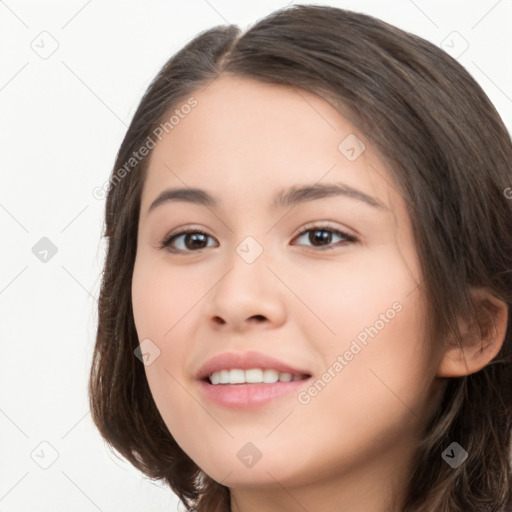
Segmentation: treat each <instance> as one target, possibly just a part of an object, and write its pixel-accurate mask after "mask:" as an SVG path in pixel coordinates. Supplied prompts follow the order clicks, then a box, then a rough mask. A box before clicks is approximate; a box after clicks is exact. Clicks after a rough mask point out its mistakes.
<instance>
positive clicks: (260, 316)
mask: <svg viewBox="0 0 512 512" xmlns="http://www.w3.org/2000/svg"><path fill="white" fill-rule="evenodd" d="M253 318H254V320H258V321H261V320H265V317H264V316H263V315H254V316H251V319H253Z"/></svg>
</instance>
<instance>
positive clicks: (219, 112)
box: [143, 76, 387, 209]
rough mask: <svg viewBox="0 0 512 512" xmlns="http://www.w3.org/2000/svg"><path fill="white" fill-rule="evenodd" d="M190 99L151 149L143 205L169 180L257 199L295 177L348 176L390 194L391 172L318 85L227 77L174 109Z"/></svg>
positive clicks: (372, 189) (332, 179)
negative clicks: (384, 176)
mask: <svg viewBox="0 0 512 512" xmlns="http://www.w3.org/2000/svg"><path fill="white" fill-rule="evenodd" d="M190 98H193V99H194V100H195V103H196V105H195V107H194V108H191V109H188V108H187V109H183V112H185V111H186V112H188V113H186V114H185V113H183V112H182V115H180V116H179V121H178V122H177V123H175V124H173V127H172V129H170V130H169V131H168V133H165V134H164V135H163V137H162V140H161V141H158V142H157V145H156V147H155V148H154V149H153V152H152V154H151V156H150V160H149V166H148V172H147V178H146V183H145V186H144V192H143V209H144V208H146V209H147V207H148V206H149V202H150V201H153V200H154V198H155V196H156V195H157V194H159V193H160V192H161V191H162V189H164V188H165V187H167V186H174V187H176V186H180V187H191V188H198V187H201V188H207V189H209V190H219V191H221V192H222V195H224V196H238V198H239V199H240V198H242V199H243V200H244V201H251V200H252V199H254V200H259V199H261V198H262V197H263V196H264V195H267V196H270V195H272V197H274V196H275V191H276V190H278V189H283V188H286V187H289V186H290V185H294V184H305V183H318V182H322V181H326V182H329V183H332V182H340V181H342V182H344V183H346V184H347V185H348V186H351V187H354V188H358V189H360V190H361V189H364V191H365V192H366V193H367V194H371V195H373V196H375V195H378V196H381V197H382V196H383V194H384V195H386V187H387V184H386V180H385V179H384V180H383V179H382V174H387V173H386V170H385V169H384V168H383V166H382V164H381V163H380V162H379V160H378V158H377V156H376V155H375V154H374V153H373V149H372V147H371V145H370V144H369V143H368V141H367V140H366V139H365V138H364V136H363V135H362V134H361V133H359V132H358V131H357V130H356V129H355V127H354V126H353V125H352V124H351V123H350V121H348V120H347V119H346V118H345V117H343V116H342V115H341V114H340V113H339V112H338V111H337V110H336V109H335V108H334V107H333V106H332V105H330V104H329V103H328V102H327V101H325V100H324V99H323V98H321V97H319V96H318V95H316V94H314V93H312V92H309V91H306V90H304V89H299V88H296V87H291V86H284V85H275V84H266V83H262V82H257V81H254V80H250V79H246V78H239V77H233V76H221V77H219V78H217V79H216V80H214V81H213V82H212V83H210V84H209V85H208V86H206V87H205V88H202V89H198V90H196V91H194V92H193V93H192V94H191V95H190V96H189V97H185V98H183V100H182V102H181V103H180V104H178V105H176V106H173V112H176V110H178V113H179V111H180V105H185V104H187V103H190ZM170 114H172V112H171V113H170ZM175 118H176V119H178V117H177V116H175ZM176 119H175V120H176ZM354 156H355V158H354ZM375 166H378V167H380V169H379V172H377V173H376V172H375V170H377V168H376V167H375Z"/></svg>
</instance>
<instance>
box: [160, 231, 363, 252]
mask: <svg viewBox="0 0 512 512" xmlns="http://www.w3.org/2000/svg"><path fill="white" fill-rule="evenodd" d="M305 235H308V236H307V240H308V241H309V242H310V243H312V244H313V245H312V246H313V247H315V248H317V249H319V250H325V249H333V247H332V244H333V241H332V237H333V236H335V237H336V236H337V237H339V238H341V239H342V241H346V242H348V243H354V242H357V238H355V237H354V236H352V235H348V234H347V233H344V232H343V231H339V230H335V229H331V228H329V227H326V226H313V227H310V228H308V229H305V230H303V231H301V232H300V233H299V234H298V235H297V236H296V237H295V239H294V240H300V239H301V238H302V237H304V236H305ZM208 238H211V237H210V235H208V233H206V232H205V231H203V230H201V229H190V230H187V231H181V232H179V233H176V234H174V235H170V236H168V237H166V238H165V239H164V240H163V241H162V242H161V244H160V248H161V249H165V248H167V249H168V250H169V251H170V252H196V251H197V250H200V249H205V248H206V247H208V245H206V246H205V245H204V243H205V241H207V239H208ZM178 241H180V244H178V243H177V242H178ZM317 244H318V245H317ZM177 245H181V247H177ZM210 247H211V246H210Z"/></svg>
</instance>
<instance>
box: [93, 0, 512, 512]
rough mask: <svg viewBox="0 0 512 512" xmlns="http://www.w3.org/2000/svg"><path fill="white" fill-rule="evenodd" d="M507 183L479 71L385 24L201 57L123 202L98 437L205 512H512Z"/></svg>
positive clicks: (113, 208) (176, 71)
mask: <svg viewBox="0 0 512 512" xmlns="http://www.w3.org/2000/svg"><path fill="white" fill-rule="evenodd" d="M511 162H512V142H511V139H510V136H509V135H508V133H507V130H506V129H505V126H504V124H503V122H502V121H501V119H500V117H499V115H498V114H497V112H496V110H495V109H494V107H493V106H492V104H491V103H490V101H489V99H488V98H487V97H486V95H485V94H484V92H483V91H482V89H481V88H480V87H479V86H478V85H477V84H476V83H475V81H474V80H473V79H472V78H471V77H470V75H469V74H468V73H467V72H466V71H465V70H464V69H463V68H462V66H461V65H459V64H458V63H457V62H456V61H455V60H454V59H452V58H451V57H450V56H448V55H447V54H445V53H444V52H443V51H442V50H440V49H438V48H437V47H436V46H434V45H433V44H430V43H428V42H426V41H424V40H423V39H421V38H419V37H417V36H414V35H412V34H409V33H406V32H404V31H402V30H399V29H397V28H395V27H393V26H390V25H388V24H386V23H384V22H382V21H379V20H377V19H374V18H372V17H370V16H367V15H364V14H358V13H354V12H350V11H345V10H341V9H337V8H331V7H324V6H294V7H292V8H289V9H286V10H280V11H276V12H274V13H272V14H271V15H270V16H268V17H266V18H264V19H262V20H260V21H259V22H257V23H256V24H254V25H253V26H252V27H250V29H248V30H247V31H245V32H241V31H240V30H239V29H238V28H237V27H235V26H223V27H216V28H213V29H211V30H208V31H205V32H203V33H201V34H199V35H198V36H197V37H196V38H195V39H194V40H193V41H192V42H190V43H189V44H188V45H187V46H186V47H185V48H183V49H182V50H181V51H180V52H178V53H177V54H176V55H175V56H173V57H172V58H171V59H170V60H169V61H168V63H167V64H166V65H165V66H164V68H163V69H162V70H161V72H160V73H159V74H158V76H157V77H156V78H155V79H154V81H153V82H152V84H151V85H150V87H149V88H148V90H147V92H146V94H145V95H144V97H143V99H142V101H141V103H140V105H139V108H138V110H137V112H136V113H135V115H134V118H133V120H132V123H131V125H130V127H129V128H128V132H127V134H126V137H125V139H124V141H123V143H122V145H121V148H120V150H119V153H118V156H117V161H116V164H115V167H114V169H113V171H112V176H111V179H110V188H109V190H108V196H107V204H106V230H105V236H106V237H107V240H108V253H107V257H106V262H105V270H104V274H103V281H102V288H101V296H100V302H99V324H98V331H97V340H96V348H95V352H94V360H93V364H92V369H91V380H90V399H91V409H92V413H93V418H94V421H95V423H96V425H97V427H98V429H99V431H100V432H101V434H102V436H103V437H104V438H105V439H106V440H107V441H108V443H109V444H110V445H111V446H112V447H114V448H115V449H116V450H117V451H118V452H120V453H121V454H122V455H123V456H124V457H126V458H127V459H128V460H129V461H130V462H131V463H133V464H134V466H135V467H137V468H138V469H140V470H141V471H142V472H144V473H145V474H147V475H148V476H150V477H152V478H155V479H161V480H163V481H165V482H167V483H168V484H169V486H170V487H171V488H172V490H173V491H174V492H175V493H176V494H177V495H178V496H179V497H180V499H181V500H182V502H183V503H184V505H185V506H186V507H187V510H198V511H208V512H214V511H232V512H254V511H262V510H264V511H266V512H269V511H270V512H272V511H278V510H279V511H309V512H316V511H322V512H334V511H341V510H343V511H350V512H359V511H368V510H371V511H372V512H385V511H386V512H388V511H389V512H391V511H392V512H397V511H402V512H413V511H414V512H434V511H435V512H454V511H464V512H468V511H489V512H491V511H493V512H494V511H505V510H507V511H509V510H511V507H512V497H511V483H512V472H511V465H510V436H511V429H512V424H511V419H512V357H511V350H512V333H511V331H510V328H509V329H508V330H507V326H508V325H509V324H510V315H511V311H510V305H511V303H512V230H511V227H510V221H511V218H512V215H511V214H512V199H511V198H512V188H511V187H512V168H511Z"/></svg>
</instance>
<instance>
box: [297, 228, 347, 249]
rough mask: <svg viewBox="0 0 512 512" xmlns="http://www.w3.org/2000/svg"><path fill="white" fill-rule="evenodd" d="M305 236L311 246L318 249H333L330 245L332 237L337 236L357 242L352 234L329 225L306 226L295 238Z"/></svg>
mask: <svg viewBox="0 0 512 512" xmlns="http://www.w3.org/2000/svg"><path fill="white" fill-rule="evenodd" d="M305 235H308V236H307V240H308V241H309V242H311V243H312V244H313V247H317V248H320V250H324V248H326V249H333V247H332V243H333V242H332V237H333V235H334V236H338V237H340V238H342V240H345V241H346V242H349V243H350V242H357V239H356V238H355V237H353V236H352V235H348V234H347V233H344V232H343V231H339V230H335V229H331V228H329V227H322V226H314V227H312V228H308V229H305V230H303V231H302V232H301V233H299V235H298V236H297V239H300V238H302V237H303V236H305ZM316 243H319V244H320V245H315V244H316Z"/></svg>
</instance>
